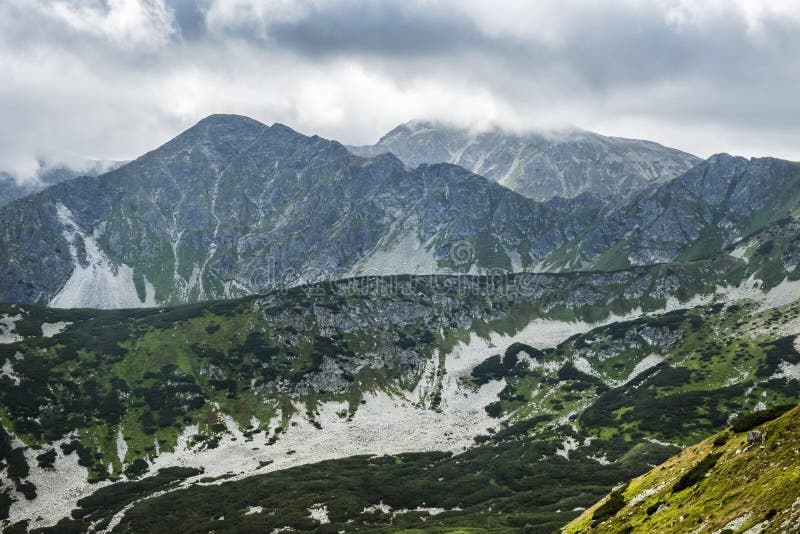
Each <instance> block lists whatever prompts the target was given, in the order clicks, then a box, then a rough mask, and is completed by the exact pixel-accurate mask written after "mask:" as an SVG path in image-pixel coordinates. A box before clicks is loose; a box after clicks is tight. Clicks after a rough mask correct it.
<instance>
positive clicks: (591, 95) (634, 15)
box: [0, 0, 800, 176]
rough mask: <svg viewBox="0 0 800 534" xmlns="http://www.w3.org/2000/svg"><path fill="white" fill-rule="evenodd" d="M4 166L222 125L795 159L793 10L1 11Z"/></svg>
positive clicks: (799, 49) (798, 109)
mask: <svg viewBox="0 0 800 534" xmlns="http://www.w3.org/2000/svg"><path fill="white" fill-rule="evenodd" d="M0 73H2V74H0V168H5V169H9V170H11V171H13V172H16V173H18V174H19V175H20V176H25V175H29V174H31V173H32V172H33V169H34V168H35V165H36V163H35V162H36V160H37V158H46V159H48V160H51V161H67V162H68V161H71V160H75V159H79V158H83V157H89V158H98V159H130V158H134V157H136V156H139V155H141V154H142V153H144V152H146V151H147V150H150V149H152V148H154V147H156V146H158V145H159V144H161V143H163V142H164V141H166V140H168V139H169V138H171V137H173V136H174V135H176V134H177V133H179V132H180V131H182V130H183V129H185V128H187V127H189V126H191V125H192V124H194V123H195V122H197V121H198V120H199V119H201V118H202V117H204V116H206V115H208V114H211V113H240V114H244V115H248V116H250V117H253V118H255V119H258V120H260V121H262V122H265V123H267V124H271V123H273V122H282V123H285V124H287V125H289V126H291V127H293V128H295V129H297V130H299V131H301V132H303V133H307V134H315V133H316V134H319V135H322V136H324V137H328V138H333V139H337V140H340V141H342V142H345V143H352V144H355V143H358V144H361V143H372V142H374V141H376V140H377V139H378V137H379V136H380V135H381V134H383V133H385V132H386V131H388V130H389V129H391V128H392V127H394V126H395V125H397V124H399V123H401V122H405V121H407V120H409V119H412V118H434V119H437V118H438V119H445V120H449V121H452V122H456V123H459V124H465V125H466V124H479V125H481V124H489V123H495V124H499V125H502V126H505V127H508V128H512V129H530V128H543V127H553V126H560V125H574V126H579V127H582V128H586V129H590V130H595V131H598V132H600V133H605V134H612V135H619V136H624V137H636V138H646V139H652V140H654V141H658V142H661V143H664V144H666V145H670V146H674V147H676V148H680V149H683V150H686V151H689V152H692V153H695V154H697V155H699V156H704V157H705V156H708V155H710V154H712V153H715V152H723V151H724V152H731V153H737V154H742V155H747V156H756V155H774V156H778V157H785V158H789V159H796V160H800V0H772V1H769V0H650V1H636V0H586V1H575V0H537V1H535V2H533V1H528V0H520V1H507V2H504V1H499V0H493V1H492V2H488V1H485V0H440V1H437V0H400V1H391V0H387V1H366V0H330V1H326V0H200V1H189V0H83V1H78V0H0Z"/></svg>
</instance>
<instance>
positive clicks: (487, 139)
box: [350, 120, 701, 201]
mask: <svg viewBox="0 0 800 534" xmlns="http://www.w3.org/2000/svg"><path fill="white" fill-rule="evenodd" d="M350 150H352V151H353V152H354V153H356V154H360V155H364V156H374V155H377V154H381V153H385V152H391V153H392V154H394V155H396V156H397V157H398V158H400V159H401V160H403V162H405V163H406V164H407V165H409V166H411V167H416V166H417V165H420V164H423V163H440V162H446V163H453V164H455V165H460V166H461V167H464V168H465V169H469V170H470V171H472V172H474V173H476V174H480V175H483V176H486V177H487V178H489V179H491V180H494V181H495V182H498V183H500V184H502V185H504V186H506V187H508V188H510V189H512V190H514V191H516V192H518V193H520V194H522V195H525V196H527V197H530V198H533V199H536V200H548V199H551V198H553V197H556V196H561V197H565V198H572V197H576V196H578V195H580V194H583V193H592V194H594V195H599V196H604V197H609V198H613V199H614V200H615V201H619V200H621V199H622V198H627V197H628V196H630V195H631V194H632V193H633V192H635V191H637V190H639V189H642V188H644V187H647V186H648V185H652V184H658V183H663V182H665V181H667V180H669V179H671V178H674V177H676V176H678V175H679V174H682V173H683V172H685V171H687V170H689V169H690V168H691V167H693V166H694V165H696V164H697V163H699V162H700V161H701V160H700V159H699V158H697V157H696V156H692V155H691V154H686V153H685V152H681V151H679V150H675V149H672V148H667V147H664V146H662V145H659V144H657V143H653V142H650V141H640V140H636V139H623V138H619V137H606V136H603V135H599V134H596V133H593V132H587V131H584V130H578V129H570V130H563V131H553V132H542V133H527V134H516V133H513V132H508V131H504V130H501V129H499V128H492V129H490V130H487V131H481V132H472V131H470V130H468V129H463V128H456V127H452V126H448V125H445V124H440V123H435V122H430V121H419V120H417V121H411V122H408V123H406V124H402V125H400V126H398V127H397V128H395V129H394V130H392V131H391V132H389V133H387V134H386V135H385V136H383V137H382V138H381V139H380V140H379V141H378V142H377V143H376V144H374V145H371V146H361V147H350Z"/></svg>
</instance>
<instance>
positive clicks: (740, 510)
mask: <svg viewBox="0 0 800 534" xmlns="http://www.w3.org/2000/svg"><path fill="white" fill-rule="evenodd" d="M784 409H785V408H782V407H776V408H773V409H769V410H764V411H762V412H757V413H755V414H753V415H751V416H749V417H744V418H741V419H740V420H739V421H737V422H735V423H734V424H733V426H732V427H731V428H730V429H728V430H726V431H724V432H721V433H719V434H716V435H715V436H712V437H710V438H708V439H706V440H704V441H702V442H701V443H699V444H697V445H695V446H693V447H690V448H688V449H686V450H685V451H683V452H682V453H681V454H679V455H677V456H675V457H673V458H670V459H669V460H667V461H666V462H665V463H663V464H661V465H660V466H658V467H656V468H655V469H653V470H652V471H650V472H648V473H646V474H645V475H642V476H641V477H638V478H635V479H633V480H632V481H630V482H629V483H628V484H626V485H623V486H620V487H618V488H616V489H615V490H614V491H613V492H612V493H611V494H609V495H608V496H607V497H606V498H604V499H603V500H601V501H600V502H598V503H597V504H595V505H594V506H593V507H591V508H590V509H588V510H586V511H585V512H584V513H583V514H582V515H581V516H580V517H579V518H577V519H575V520H574V521H573V522H572V523H570V524H569V525H567V526H566V527H565V528H564V530H563V532H565V533H568V534H576V533H585V532H613V533H622V532H625V533H632V532H670V533H672V532H715V533H720V534H721V533H726V534H728V533H735V532H747V533H749V534H752V533H756V532H758V533H770V532H798V531H799V530H800V407H794V408H792V409H789V410H788V411H786V412H785V413H784V414H783V415H781V416H780V417H778V418H777V419H772V418H774V417H775V415H776V414H778V413H780V412H781V411H782V410H784ZM770 419H772V420H770Z"/></svg>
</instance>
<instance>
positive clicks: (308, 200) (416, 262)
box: [0, 115, 800, 308]
mask: <svg viewBox="0 0 800 534" xmlns="http://www.w3.org/2000/svg"><path fill="white" fill-rule="evenodd" d="M799 168H800V167H799V166H798V165H797V164H795V163H791V162H786V161H782V160H776V159H769V158H764V159H754V160H747V159H744V158H735V157H732V156H727V155H717V156H714V157H712V158H710V159H709V160H707V161H704V162H701V163H699V164H698V165H696V166H695V167H693V168H692V169H691V170H689V171H687V172H685V173H683V174H682V175H680V176H678V177H676V178H674V179H673V180H671V181H665V182H664V183H661V184H652V185H649V186H647V187H645V188H643V189H641V190H640V191H638V192H636V193H633V194H632V195H631V197H630V199H629V201H627V202H625V203H624V204H622V205H619V204H617V203H609V202H606V201H605V200H603V199H602V198H600V197H598V196H595V195H593V194H590V193H583V194H581V195H579V196H577V197H574V198H568V199H565V198H561V197H553V198H551V199H549V200H547V201H536V200H533V199H529V198H526V197H524V196H522V195H519V194H517V193H515V192H513V191H511V190H509V189H507V188H505V187H503V186H501V185H499V184H497V183H494V182H493V181H491V180H488V179H486V178H484V177H482V176H479V175H476V174H474V173H472V172H469V171H466V170H464V169H463V168H461V167H459V166H456V165H452V164H447V163H436V164H421V165H419V166H417V167H414V168H410V167H409V166H408V165H406V164H404V163H402V162H401V160H399V159H398V158H397V157H395V156H394V155H392V154H380V155H377V156H374V157H370V158H363V157H359V156H355V155H353V154H352V153H351V152H350V151H348V150H347V148H345V147H344V146H343V145H341V144H339V143H337V142H335V141H328V140H325V139H322V138H320V137H317V136H314V137H307V136H304V135H302V134H299V133H297V132H295V131H293V130H291V129H290V128H288V127H286V126H283V125H280V124H275V125H273V126H265V125H263V124H261V123H258V122H256V121H253V120H251V119H247V118H245V117H240V116H229V115H217V116H211V117H209V118H207V119H204V120H203V121H201V122H200V123H198V124H197V125H196V126H194V127H192V128H190V129H189V130H187V131H186V132H184V133H182V134H181V135H179V136H178V137H176V138H175V139H173V140H172V141H170V142H168V143H166V144H165V145H164V146H162V147H159V148H157V149H156V150H154V151H152V152H149V153H148V154H145V155H144V156H142V157H140V158H138V159H136V160H135V161H133V162H131V163H128V164H126V165H123V166H122V167H120V168H118V169H116V170H113V171H111V172H109V173H106V174H103V175H101V176H98V177H84V178H80V179H77V180H70V181H67V182H62V183H60V184H58V185H56V186H55V187H52V188H49V189H47V190H45V191H42V192H40V193H38V194H36V195H32V196H29V197H26V198H24V199H20V200H19V201H17V202H14V203H11V204H9V205H7V206H4V207H2V208H0V222H2V225H0V227H1V229H0V243H2V248H0V270H1V271H2V272H3V277H2V279H0V299H2V300H5V301H11V302H29V303H43V304H45V303H49V304H50V305H52V306H58V307H102V308H113V307H132V306H133V307H135V306H142V305H155V304H170V303H181V302H194V301H198V300H208V299H217V298H232V297H238V296H244V295H248V294H254V293H261V292H264V291H267V290H270V289H275V288H278V287H286V286H292V285H297V284H302V283H307V282H316V281H321V280H330V279H336V278H342V277H347V276H354V275H359V274H373V275H391V274H413V273H417V274H432V273H453V272H464V273H467V272H469V273H497V272H521V271H573V270H593V269H619V268H624V267H627V266H635V265H647V264H652V263H657V262H665V261H673V260H683V259H698V258H702V257H710V256H711V255H713V254H715V253H717V252H719V251H720V250H722V249H723V248H725V247H727V246H729V245H731V244H733V243H735V242H736V241H737V240H738V239H741V238H742V237H743V236H745V235H747V234H749V233H751V232H753V231H755V230H757V229H758V228H760V227H762V226H763V225H765V224H768V223H770V222H774V221H776V220H779V219H781V218H783V217H786V216H787V215H788V214H789V213H791V212H792V211H793V210H794V209H795V208H796V207H797V202H798V198H797V194H796V192H797V190H798V187H800V185H799V184H800V173H799V172H798V169H799ZM534 178H535V177H534ZM309 214H312V215H311V216H309Z"/></svg>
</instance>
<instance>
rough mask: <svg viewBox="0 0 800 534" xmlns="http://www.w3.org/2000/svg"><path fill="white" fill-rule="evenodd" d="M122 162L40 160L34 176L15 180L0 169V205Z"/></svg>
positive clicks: (116, 165) (98, 172)
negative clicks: (73, 162)
mask: <svg viewBox="0 0 800 534" xmlns="http://www.w3.org/2000/svg"><path fill="white" fill-rule="evenodd" d="M124 163H125V162H122V161H98V160H87V161H86V162H84V163H83V164H81V165H76V166H68V165H50V164H48V163H44V162H42V163H41V164H40V167H39V170H38V171H37V172H36V176H34V177H33V178H32V179H29V180H25V181H18V180H16V179H15V178H14V176H13V175H12V174H11V173H10V172H7V171H0V206H2V205H4V204H8V203H9V202H11V201H12V200H16V199H18V198H22V197H24V196H27V195H30V194H33V193H36V192H37V191H41V190H42V189H45V188H47V187H50V186H51V185H53V184H57V183H59V182H63V181H64V180H71V179H72V178H76V177H78V176H97V175H99V174H103V173H104V172H108V171H110V170H113V169H115V168H117V167H119V166H120V165H123V164H124Z"/></svg>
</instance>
